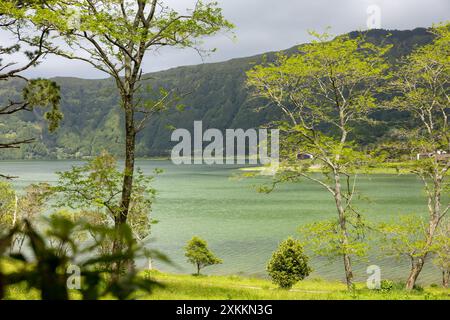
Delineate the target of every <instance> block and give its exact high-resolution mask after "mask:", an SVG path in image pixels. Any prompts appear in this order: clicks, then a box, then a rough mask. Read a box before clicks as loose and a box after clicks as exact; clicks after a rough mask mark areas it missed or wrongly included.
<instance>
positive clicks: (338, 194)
mask: <svg viewBox="0 0 450 320" xmlns="http://www.w3.org/2000/svg"><path fill="white" fill-rule="evenodd" d="M334 181H335V194H334V200H335V202H336V208H337V211H338V215H339V226H340V231H341V237H342V240H341V241H342V246H343V247H344V248H346V247H347V246H348V243H349V241H348V232H347V221H346V217H345V209H344V207H343V205H342V191H341V182H340V176H339V174H338V173H335V175H334ZM343 259H344V269H345V279H346V283H347V288H348V289H349V290H351V289H353V271H352V263H351V259H350V255H349V254H348V253H347V252H344V253H343Z"/></svg>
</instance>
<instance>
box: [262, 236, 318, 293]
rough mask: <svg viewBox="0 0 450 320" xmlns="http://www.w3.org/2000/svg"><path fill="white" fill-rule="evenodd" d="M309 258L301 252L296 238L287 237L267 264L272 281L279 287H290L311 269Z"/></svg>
mask: <svg viewBox="0 0 450 320" xmlns="http://www.w3.org/2000/svg"><path fill="white" fill-rule="evenodd" d="M308 260H309V258H308V257H307V256H306V255H305V254H304V253H303V247H302V245H301V243H300V242H299V241H298V240H294V239H292V238H288V239H287V240H285V241H283V242H282V243H281V244H280V245H279V247H278V249H277V251H275V252H274V253H273V255H272V258H271V259H270V261H269V263H268V265H267V271H268V272H269V275H270V277H271V278H272V281H273V282H274V283H275V284H277V285H278V286H279V287H280V288H283V289H290V288H292V286H293V285H294V284H295V283H297V282H298V281H300V280H303V279H305V278H306V277H307V276H308V275H309V274H310V273H311V271H312V269H311V268H310V267H309V265H308Z"/></svg>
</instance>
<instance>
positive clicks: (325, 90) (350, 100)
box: [248, 33, 390, 288]
mask: <svg viewBox="0 0 450 320" xmlns="http://www.w3.org/2000/svg"><path fill="white" fill-rule="evenodd" d="M312 35H314V36H315V37H316V40H315V41H313V43H311V44H308V45H305V46H302V47H300V48H299V50H300V53H299V54H294V55H292V56H286V55H280V56H278V59H277V61H276V62H274V63H270V64H268V65H261V66H256V67H255V68H254V69H253V70H251V71H250V72H249V73H248V85H249V86H250V87H251V88H253V90H254V93H255V95H256V97H259V98H262V99H263V100H264V101H265V102H264V103H267V101H268V102H269V104H268V105H269V106H274V107H277V108H279V109H280V110H281V111H282V112H283V114H284V116H285V117H284V119H282V121H281V123H280V124H278V126H279V128H280V129H281V131H280V133H281V134H282V135H283V137H282V139H281V141H282V142H281V151H280V155H281V158H282V159H281V165H280V171H279V172H278V174H277V177H276V178H275V182H274V185H275V184H277V183H280V182H284V181H298V180H299V179H302V178H306V179H309V180H311V181H314V182H316V183H318V184H319V185H321V186H322V187H323V188H324V189H325V190H327V191H328V192H329V193H330V194H331V195H332V197H333V200H334V202H335V205H336V210H337V220H335V221H336V222H335V223H333V224H332V227H331V229H330V230H329V232H334V231H336V230H337V231H336V232H337V237H338V239H339V241H338V242H339V255H340V256H341V257H342V259H343V262H344V268H345V276H346V281H347V285H348V287H349V288H352V287H353V271H352V264H351V256H352V255H356V254H359V251H360V250H359V248H360V245H359V243H357V239H353V238H352V236H351V234H354V232H351V230H350V229H355V230H356V231H357V232H356V234H359V233H360V230H361V228H360V227H361V225H362V224H361V221H362V219H361V216H360V215H359V213H358V212H357V210H355V208H354V206H353V205H352V203H353V199H354V196H355V194H356V171H355V170H356V169H357V168H358V167H360V166H363V165H364V164H365V163H367V161H368V157H367V155H366V154H365V153H364V152H362V151H361V149H360V148H358V145H357V141H358V140H357V135H356V133H355V131H354V128H355V124H357V123H360V122H363V121H367V120H368V117H367V115H368V113H369V112H370V110H371V109H372V108H373V107H374V106H375V104H376V100H375V98H374V94H375V93H376V91H377V90H376V88H377V86H378V85H379V84H380V82H381V81H382V80H383V78H384V77H385V73H386V70H387V69H388V65H387V63H386V62H385V58H384V55H385V54H386V52H387V51H388V50H389V49H390V47H388V46H386V47H382V46H376V45H374V44H371V43H369V42H367V41H365V39H364V37H363V35H360V36H357V37H355V38H350V36H341V37H337V38H335V39H332V38H331V36H330V35H329V34H327V33H325V34H317V33H312ZM305 157H306V158H311V159H309V160H302V158H305ZM311 167H316V169H317V168H319V169H320V173H321V176H320V175H317V174H315V173H313V172H311V171H312V170H311ZM271 189H272V187H271V186H269V188H268V189H267V191H270V190H271Z"/></svg>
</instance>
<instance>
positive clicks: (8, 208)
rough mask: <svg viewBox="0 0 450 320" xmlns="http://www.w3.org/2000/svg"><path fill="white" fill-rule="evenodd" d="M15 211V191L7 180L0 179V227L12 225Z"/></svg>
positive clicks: (2, 228)
mask: <svg viewBox="0 0 450 320" xmlns="http://www.w3.org/2000/svg"><path fill="white" fill-rule="evenodd" d="M15 213H16V192H15V191H14V189H13V188H12V186H11V184H10V183H8V182H4V181H0V229H1V230H2V231H3V230H4V229H5V228H8V227H12V225H13V220H14V214H15Z"/></svg>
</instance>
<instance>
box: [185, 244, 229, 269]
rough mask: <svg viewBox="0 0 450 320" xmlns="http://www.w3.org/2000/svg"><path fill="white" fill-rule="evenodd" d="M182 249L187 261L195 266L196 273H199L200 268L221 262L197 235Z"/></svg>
mask: <svg viewBox="0 0 450 320" xmlns="http://www.w3.org/2000/svg"><path fill="white" fill-rule="evenodd" d="M184 250H185V256H186V258H187V259H188V262H189V263H192V264H193V265H195V266H196V268H197V275H200V270H201V269H203V268H205V267H208V266H212V265H215V264H221V263H222V260H221V259H219V258H217V257H216V256H215V255H214V253H213V252H212V251H211V250H209V248H208V243H207V242H206V241H205V240H203V239H201V238H199V237H193V238H192V239H191V240H190V241H189V242H188V243H187V245H186V247H185V248H184Z"/></svg>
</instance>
